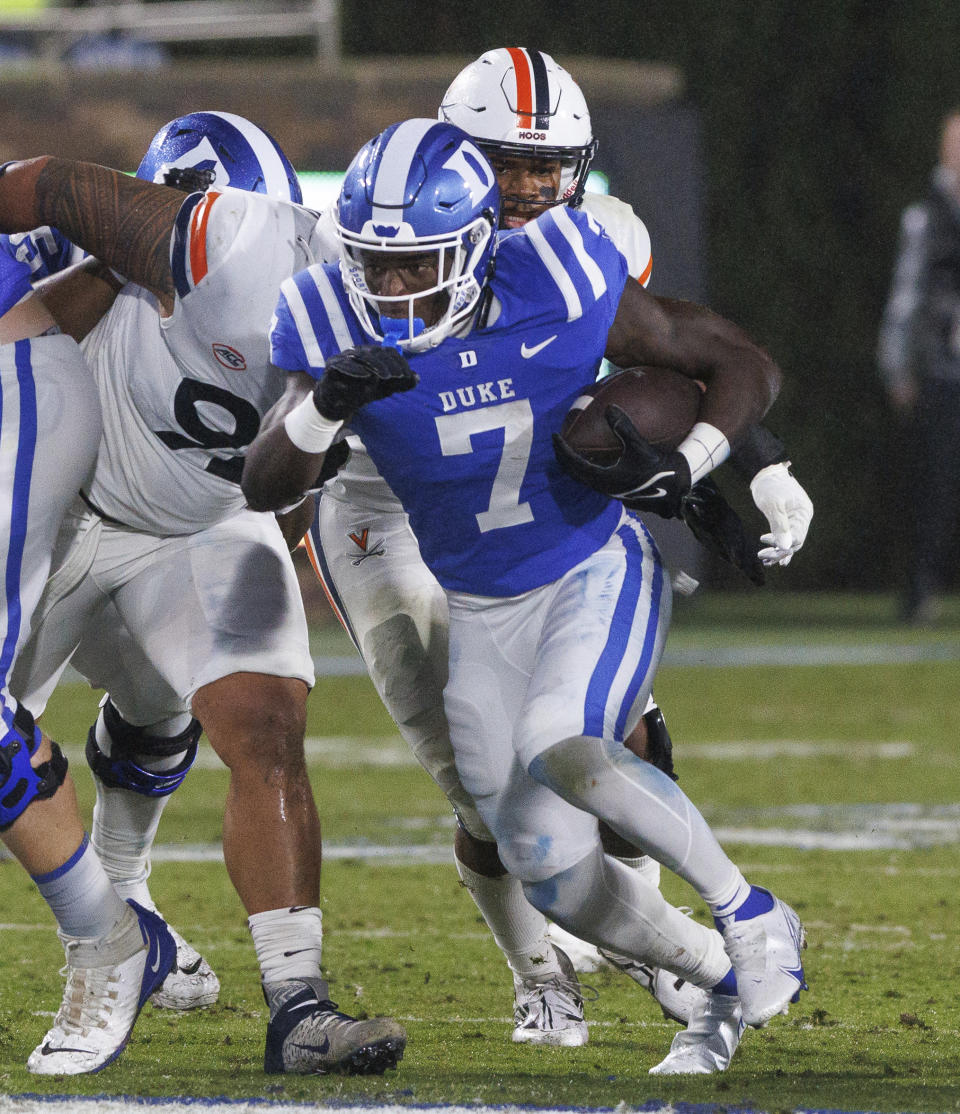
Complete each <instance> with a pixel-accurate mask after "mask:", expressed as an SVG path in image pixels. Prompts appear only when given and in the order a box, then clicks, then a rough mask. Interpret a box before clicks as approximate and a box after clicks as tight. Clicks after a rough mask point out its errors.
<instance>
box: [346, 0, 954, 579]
mask: <svg viewBox="0 0 960 1114" xmlns="http://www.w3.org/2000/svg"><path fill="white" fill-rule="evenodd" d="M342 33H343V48H344V54H345V55H347V56H363V55H366V54H396V53H400V54H405V53H410V54H419V53H434V52H445V51H446V52H449V51H450V50H451V49H454V50H456V51H457V52H463V53H467V54H470V53H476V54H479V53H481V52H482V51H483V50H485V49H488V48H490V47H491V46H504V45H527V46H536V47H539V48H540V49H543V50H546V51H547V52H548V53H551V54H553V55H554V56H555V57H557V59H558V60H560V61H562V62H564V63H565V64H567V65H568V66H569V68H570V69H571V71H572V72H573V73H574V75H575V76H576V57H577V55H594V56H597V55H599V56H603V57H611V58H629V59H637V60H643V61H663V62H670V63H673V64H675V65H677V66H679V67H680V68H681V69H682V70H683V72H684V74H685V76H686V83H687V94H686V95H687V99H688V101H689V103H690V104H691V105H692V106H693V107H694V108H695V109H696V111H697V113H698V114H699V116H700V120H701V124H702V132H703V144H704V149H705V158H706V163H707V174H706V182H707V210H706V227H707V236H708V243H707V245H706V254H707V259H708V267H709V283H708V285H709V302H710V304H711V306H712V307H713V308H714V309H716V310H718V311H719V312H721V313H723V314H725V315H727V316H729V317H731V318H733V319H734V320H736V321H738V322H740V323H741V324H742V325H744V326H745V327H746V328H747V329H748V330H749V331H750V332H751V333H752V334H753V335H754V336H755V337H756V338H757V339H758V340H760V341H761V342H762V343H764V344H765V345H767V347H768V348H769V349H770V350H771V351H772V352H773V353H774V355H775V356H776V357H777V359H778V360H779V361H780V363H781V364H782V366H783V367H784V368H785V370H786V371H787V373H788V382H787V385H786V386H785V388H784V390H783V392H782V394H781V396H780V398H779V400H778V401H777V403H776V406H775V408H774V410H773V411H772V412H771V414H770V417H769V419H768V424H769V425H770V426H771V427H772V428H774V429H776V430H777V431H778V432H780V433H781V434H782V435H783V436H785V437H786V439H787V440H788V443H789V445H790V448H791V452H792V454H793V457H794V461H795V470H796V471H797V474H798V475H799V476H800V477H801V478H802V479H803V481H804V484H805V486H807V488H808V490H809V491H810V492H811V494H812V495H813V497H814V502H815V504H816V509H817V510H816V517H815V519H814V525H813V529H812V532H811V536H810V540H809V542H808V545H807V547H806V549H805V550H804V552H803V554H802V555H801V558H799V559H797V560H795V561H794V563H793V564H792V565H791V568H790V572H789V581H790V586H791V587H819V588H836V587H851V588H852V587H861V588H871V589H877V588H891V587H894V586H895V585H896V583H897V580H898V570H899V568H900V565H901V563H902V550H903V532H904V527H903V526H902V525H901V520H900V514H899V511H900V506H901V504H900V498H899V495H898V492H899V490H900V485H899V483H898V474H899V472H898V463H899V459H900V457H901V453H902V449H903V446H902V445H901V444H900V442H899V440H898V431H897V429H896V428H895V427H894V425H893V422H892V421H891V419H890V416H889V414H888V412H887V410H886V407H885V405H884V401H883V397H882V394H881V390H880V387H879V383H878V380H877V376H876V371H875V367H874V359H873V351H874V345H875V341H876V331H877V325H878V322H879V317H880V313H881V310H882V306H883V301H884V298H885V296H886V291H887V285H888V281H889V274H890V267H891V263H892V258H893V252H894V249H895V242H896V233H897V222H898V218H899V212H900V209H901V208H902V206H903V205H904V204H906V203H907V202H908V201H911V200H913V199H914V198H915V197H916V196H918V195H919V194H920V193H921V192H922V191H923V189H924V186H925V182H926V179H927V176H928V174H929V171H930V168H931V166H932V165H933V162H934V160H935V157H936V148H937V132H938V126H939V121H940V118H941V117H942V115H943V114H944V112H945V111H946V110H947V109H949V108H951V107H953V106H954V104H955V103H960V89H958V84H960V65H958V56H960V53H958V48H960V5H951V4H944V3H943V2H942V0H912V2H911V3H910V4H903V3H902V2H898V0H805V2H804V3H802V4H798V3H796V2H795V0H762V2H761V3H757V0H727V2H725V3H723V4H716V5H713V4H707V3H705V2H703V0H668V2H666V3H659V4H653V3H647V2H644V0H596V2H593V3H591V2H589V0H583V2H580V3H569V2H566V0H559V2H554V3H529V2H524V0H512V2H511V0H493V2H487V3H480V4H474V5H468V4H455V5H452V4H451V5H446V4H442V3H437V2H433V3H427V2H424V0H406V2H405V3H370V2H369V0H366V2H364V0H343V6H342ZM654 246H655V247H656V245H654ZM958 436H960V431H958ZM778 582H780V583H783V582H784V581H783V578H778Z"/></svg>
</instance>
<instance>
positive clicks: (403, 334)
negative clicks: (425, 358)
mask: <svg viewBox="0 0 960 1114" xmlns="http://www.w3.org/2000/svg"><path fill="white" fill-rule="evenodd" d="M493 221H494V214H493V212H492V210H485V211H484V212H483V213H482V214H481V215H480V216H479V217H477V218H476V219H475V220H473V221H472V222H471V223H470V224H468V225H467V226H466V227H464V228H462V229H458V230H456V231H453V232H449V233H445V234H442V235H438V236H420V237H416V236H414V235H413V230H412V229H410V227H409V226H404V225H401V226H400V228H399V232H398V235H396V236H390V237H389V238H388V237H384V236H382V235H378V234H377V232H376V230H375V229H374V228H373V226H372V222H368V224H367V225H366V226H365V227H364V228H363V230H362V231H361V232H360V233H359V234H357V233H354V232H351V231H350V229H347V228H344V227H343V225H341V224H338V225H337V233H338V236H339V238H340V273H341V276H342V277H343V283H344V286H345V288H346V290H347V294H348V297H349V299H350V305H351V306H352V307H353V310H354V312H355V313H356V314H357V316H358V318H359V319H360V323H361V325H362V326H363V329H364V331H365V332H366V333H368V334H369V335H370V336H371V337H372V338H373V339H375V340H380V341H386V342H387V343H393V344H397V345H398V346H399V347H400V348H402V349H403V350H404V351H407V352H423V351H425V350H426V349H428V348H433V347H435V346H436V345H438V344H440V343H441V341H443V340H444V339H446V337H448V336H449V335H450V334H451V333H452V332H453V331H454V330H455V329H456V328H457V327H458V326H459V325H460V324H461V323H463V322H464V321H466V320H467V319H468V318H469V317H470V316H471V315H472V314H473V313H474V311H475V309H476V307H477V303H478V301H479V299H480V295H481V293H482V291H483V282H482V279H483V278H485V277H486V276H479V277H478V271H479V270H480V269H481V262H482V259H483V256H484V254H485V252H486V251H487V248H488V245H489V243H490V239H491V237H492V236H493ZM391 256H392V257H395V258H396V259H397V260H400V259H401V258H411V259H413V258H416V257H421V256H423V257H427V258H429V259H430V260H431V261H433V262H434V275H435V278H434V281H433V283H432V285H426V286H424V288H423V289H419V290H415V291H411V292H406V293H402V294H378V293H375V292H374V291H373V290H371V289H370V285H369V283H368V269H367V268H368V266H369V265H370V264H374V265H375V264H376V263H381V264H384V263H386V265H387V266H389V260H390V257H391ZM424 299H436V303H435V304H436V307H437V308H438V310H439V312H436V313H432V314H431V318H435V320H433V319H432V320H431V321H430V322H429V323H427V322H425V321H424V319H423V318H422V317H420V316H418V314H417V312H416V309H417V306H418V304H419V305H421V306H422V305H423V301H424ZM395 307H401V308H403V309H404V310H405V312H404V313H403V314H401V315H399V316H396V315H395V314H394V313H391V312H389V311H390V310H391V309H395Z"/></svg>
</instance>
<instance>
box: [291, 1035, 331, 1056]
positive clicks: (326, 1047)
mask: <svg viewBox="0 0 960 1114" xmlns="http://www.w3.org/2000/svg"><path fill="white" fill-rule="evenodd" d="M293 1047H294V1048H299V1049H300V1050H301V1051H302V1052H319V1053H320V1055H321V1056H322V1055H323V1054H324V1053H326V1052H329V1051H330V1038H329V1037H324V1038H323V1044H299V1043H296V1042H295V1043H294V1045H293Z"/></svg>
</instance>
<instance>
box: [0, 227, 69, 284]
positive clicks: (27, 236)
mask: <svg viewBox="0 0 960 1114" xmlns="http://www.w3.org/2000/svg"><path fill="white" fill-rule="evenodd" d="M0 251H3V252H5V253H6V254H7V255H12V256H13V257H14V259H19V260H20V262H21V263H27V264H28V265H29V267H30V271H31V274H32V276H33V278H34V280H37V279H42V278H46V277H47V276H48V275H55V274H56V273H57V272H58V271H62V270H63V269H64V268H65V267H69V266H70V265H71V264H73V263H79V262H80V260H81V259H86V258H87V253H86V252H85V251H84V250H83V248H78V247H77V246H76V244H73V243H71V242H70V241H69V240H68V239H67V238H66V236H64V234H63V233H62V232H59V231H58V230H57V229H56V228H50V227H49V226H48V225H43V226H42V227H40V228H34V229H33V230H32V231H31V232H11V233H9V234H3V235H0Z"/></svg>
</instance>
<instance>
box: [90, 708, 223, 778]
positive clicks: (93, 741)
mask: <svg viewBox="0 0 960 1114" xmlns="http://www.w3.org/2000/svg"><path fill="white" fill-rule="evenodd" d="M103 722H104V726H105V727H106V729H107V731H108V732H109V733H110V740H111V742H112V744H113V745H112V747H111V754H110V756H109V757H108V756H107V755H105V754H104V753H103V751H102V750H101V749H100V746H99V744H98V743H97V727H96V724H94V725H93V727H91V728H90V731H89V733H88V735H87V752H86V753H87V765H88V766H89V767H90V769H91V770H92V771H93V772H94V773H95V774H96V776H97V777H98V778H99V779H100V780H101V781H102V782H103V784H104V785H106V786H107V788H108V789H129V790H130V791H131V792H133V793H139V794H140V795H141V796H143V797H166V796H168V795H169V794H170V793H172V792H173V791H174V789H176V788H177V787H178V786H179V785H181V784H182V782H183V779H184V778H185V777H186V776H187V772H188V770H189V769H190V767H191V766H192V765H193V760H194V759H195V758H196V757H197V744H198V743H199V741H200V735H201V732H202V730H203V728H202V727H201V726H200V722H199V721H198V720H196V719H193V720H191V721H190V724H189V726H188V727H187V728H186V729H185V730H183V731H181V732H180V734H179V735H171V736H170V737H169V738H163V737H161V736H159V735H151V734H150V733H149V732H148V731H147V730H146V729H145V728H143V727H134V726H133V724H132V723H127V722H126V720H124V719H122V718H121V716H120V713H119V712H118V711H117V709H116V708H115V707H114V706H113V703H112V702H111V701H109V700H108V701H107V702H106V703H105V704H104V706H103ZM181 751H184V752H185V753H184V755H183V759H182V760H181V761H180V762H178V763H177V765H176V766H174V767H173V769H172V770H163V771H156V770H148V769H146V768H145V767H144V766H140V765H138V764H137V761H136V759H138V758H141V759H142V758H143V757H152V758H172V757H173V756H174V755H175V754H179V753H180V752H181Z"/></svg>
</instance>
